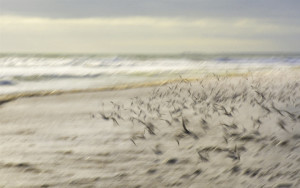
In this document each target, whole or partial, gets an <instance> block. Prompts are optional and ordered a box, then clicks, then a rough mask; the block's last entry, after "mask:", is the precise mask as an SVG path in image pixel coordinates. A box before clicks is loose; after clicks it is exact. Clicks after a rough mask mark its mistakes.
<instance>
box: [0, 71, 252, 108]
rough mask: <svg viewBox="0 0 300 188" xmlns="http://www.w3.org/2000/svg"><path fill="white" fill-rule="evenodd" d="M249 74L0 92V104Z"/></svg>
mask: <svg viewBox="0 0 300 188" xmlns="http://www.w3.org/2000/svg"><path fill="white" fill-rule="evenodd" d="M250 74H251V73H250ZM250 74H249V73H229V74H227V73H226V74H208V75H203V77H202V78H178V79H171V80H163V81H154V82H145V83H134V84H120V85H115V86H108V87H100V88H88V89H71V90H53V91H28V92H22V93H11V94H4V95H1V94H0V106H1V105H2V104H4V103H7V102H10V101H13V100H17V99H19V98H27V97H43V96H52V95H62V94H72V93H90V92H101V91H117V90H126V89H134V88H144V87H155V86H162V85H166V84H172V83H179V82H181V81H183V80H185V81H188V82H194V81H198V80H203V79H207V78H212V77H215V76H220V77H240V76H248V75H250Z"/></svg>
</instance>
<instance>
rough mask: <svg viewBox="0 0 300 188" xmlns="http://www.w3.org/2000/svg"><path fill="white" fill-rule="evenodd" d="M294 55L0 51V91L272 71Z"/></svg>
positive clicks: (298, 61)
mask: <svg viewBox="0 0 300 188" xmlns="http://www.w3.org/2000/svg"><path fill="white" fill-rule="evenodd" d="M295 66H300V55H297V54H296V55H255V54H252V55H228V54H227V55H201V54H181V55H152V56H150V55H144V56H143V55H119V56H105V55H35V54H32V55H13V54H3V55H0V94H8V93H15V92H25V91H39V90H57V89H59V90H69V89H87V88H98V87H104V86H111V85H117V84H126V83H137V82H139V83H140V82H150V81H154V80H155V81H157V80H166V79H173V78H178V77H179V76H183V77H201V76H203V75H206V74H211V73H226V72H240V73H244V72H248V71H260V70H268V71H276V70H287V69H290V68H292V67H295Z"/></svg>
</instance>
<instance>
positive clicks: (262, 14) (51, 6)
mask: <svg viewBox="0 0 300 188" xmlns="http://www.w3.org/2000/svg"><path fill="white" fill-rule="evenodd" d="M299 9H300V1H299V0H255V1H254V0H0V12H1V14H2V15H6V14H10V15H22V16H37V17H49V18H86V17H120V16H122V17H123V16H151V17H153V16H154V17H192V18H203V17H205V18H207V17H210V18H228V17H229V18H239V17H241V18H245V17H246V18H259V19H273V20H276V19H278V20H283V21H291V22H293V21H297V20H298V18H300V11H299Z"/></svg>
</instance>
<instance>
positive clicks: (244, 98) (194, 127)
mask: <svg viewBox="0 0 300 188" xmlns="http://www.w3.org/2000/svg"><path fill="white" fill-rule="evenodd" d="M107 106H110V107H107ZM104 108H106V109H109V110H104ZM92 116H93V117H98V116H99V117H101V118H103V120H105V121H111V122H113V124H114V125H118V126H122V125H123V124H124V125H125V124H126V125H130V126H134V127H138V128H139V130H141V131H139V132H136V133H133V134H132V136H131V138H129V140H130V141H131V142H132V143H133V144H134V145H138V144H142V142H141V140H146V139H147V138H150V137H151V138H152V139H155V137H166V136H167V135H168V136H169V137H170V138H171V139H169V141H170V142H173V141H174V142H175V143H176V145H177V147H179V146H182V142H185V140H189V141H190V142H191V143H194V146H193V148H195V154H196V155H197V156H198V159H199V161H200V162H203V163H207V162H209V161H210V156H211V154H210V153H212V152H214V153H223V154H225V156H226V157H227V158H229V159H231V160H232V161H237V162H239V161H241V160H243V158H247V157H254V156H255V152H259V151H261V150H264V149H265V148H267V147H274V146H281V147H286V146H287V145H288V144H290V145H291V147H289V148H290V151H293V150H299V149H298V148H300V81H299V80H297V79H294V80H292V81H286V82H281V80H280V79H279V78H277V80H276V79H275V80H273V79H270V80H268V79H267V78H264V77H251V76H248V77H241V78H230V77H220V76H216V75H215V76H214V77H210V78H205V79H199V80H197V81H193V82H190V81H188V80H186V79H182V80H181V81H180V82H178V83H169V84H165V85H162V86H159V87H155V88H153V90H152V92H151V93H149V94H148V95H145V96H136V97H134V98H131V100H130V101H129V102H128V101H127V102H124V101H121V102H113V101H111V103H110V104H103V106H102V110H101V111H100V112H98V113H95V114H93V115H92ZM284 134H286V135H287V136H286V135H285V136H284V137H283V136H282V135H284ZM207 135H210V136H211V137H216V140H218V141H219V143H220V144H219V145H213V146H212V144H209V143H202V144H201V140H202V139H204V137H205V136H207ZM287 138H288V139H287ZM165 140H166V139H165ZM144 142H145V141H144ZM250 142H252V143H254V144H256V145H259V146H260V147H259V150H257V151H255V152H254V151H253V152H252V151H249V149H247V144H248V143H250ZM198 143H200V146H201V147H200V146H199V147H198V146H197V144H198ZM198 145H199V144H198ZM153 152H154V153H155V154H156V155H161V154H163V152H164V151H162V149H161V148H160V145H156V146H155V148H154V149H153ZM243 152H248V154H250V155H251V156H250V155H249V156H245V157H243V156H242V153H243ZM251 152H252V153H251ZM256 155H257V154H256ZM299 161H300V157H299V159H298V162H297V164H300V162H299ZM240 168H241V167H240V166H239V165H236V164H235V166H234V167H233V168H232V169H231V172H232V173H239V172H240V171H241V169H240ZM244 173H245V174H247V172H244ZM258 173H259V170H258V171H256V172H255V171H253V172H252V173H251V175H252V176H255V175H256V174H258ZM261 174H262V173H261ZM297 174H298V173H297ZM298 183H300V182H298Z"/></svg>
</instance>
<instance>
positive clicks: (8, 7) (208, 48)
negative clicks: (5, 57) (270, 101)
mask: <svg viewBox="0 0 300 188" xmlns="http://www.w3.org/2000/svg"><path fill="white" fill-rule="evenodd" d="M299 10H300V1H299V0H151V1H149V0H118V1H117V0H106V1H104V0H0V52H2V53H5V52H12V53H181V52H208V53H223V52H300V11H299Z"/></svg>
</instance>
